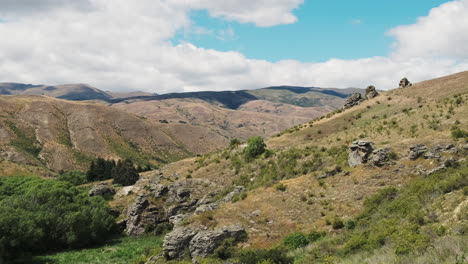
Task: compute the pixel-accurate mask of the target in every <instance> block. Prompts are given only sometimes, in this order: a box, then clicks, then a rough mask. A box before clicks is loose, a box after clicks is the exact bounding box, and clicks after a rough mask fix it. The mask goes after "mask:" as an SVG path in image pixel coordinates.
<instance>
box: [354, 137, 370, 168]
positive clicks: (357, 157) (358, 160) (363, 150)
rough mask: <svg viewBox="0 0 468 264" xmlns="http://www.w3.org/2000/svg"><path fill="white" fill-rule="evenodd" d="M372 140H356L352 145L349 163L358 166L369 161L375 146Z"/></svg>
mask: <svg viewBox="0 0 468 264" xmlns="http://www.w3.org/2000/svg"><path fill="white" fill-rule="evenodd" d="M372 145H373V143H372V142H370V141H363V140H358V141H354V142H353V143H352V144H351V145H350V146H349V148H350V150H351V152H350V153H349V156H348V164H349V166H350V167H356V166H358V165H361V164H363V163H367V161H368V160H369V157H370V155H371V154H372V152H373V150H374V148H373V147H372Z"/></svg>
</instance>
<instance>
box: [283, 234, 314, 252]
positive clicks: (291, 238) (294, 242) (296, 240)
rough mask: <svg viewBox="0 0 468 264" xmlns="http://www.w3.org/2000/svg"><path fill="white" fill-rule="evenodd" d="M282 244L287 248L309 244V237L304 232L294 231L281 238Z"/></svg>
mask: <svg viewBox="0 0 468 264" xmlns="http://www.w3.org/2000/svg"><path fill="white" fill-rule="evenodd" d="M283 244H284V246H286V247H287V248H289V249H296V248H302V247H305V246H307V245H308V244H309V239H307V236H306V235H305V234H304V233H300V232H295V233H291V234H289V235H287V236H286V237H285V238H284V239H283Z"/></svg>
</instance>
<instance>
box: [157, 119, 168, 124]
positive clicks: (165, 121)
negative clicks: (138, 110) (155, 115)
mask: <svg viewBox="0 0 468 264" xmlns="http://www.w3.org/2000/svg"><path fill="white" fill-rule="evenodd" d="M159 123H161V124H169V122H168V121H167V120H164V119H163V120H159Z"/></svg>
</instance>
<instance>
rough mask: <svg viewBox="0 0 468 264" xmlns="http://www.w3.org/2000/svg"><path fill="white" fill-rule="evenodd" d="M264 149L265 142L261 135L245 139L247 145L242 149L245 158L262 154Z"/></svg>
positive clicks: (248, 158)
mask: <svg viewBox="0 0 468 264" xmlns="http://www.w3.org/2000/svg"><path fill="white" fill-rule="evenodd" d="M265 151H266V144H265V142H264V141H263V138H262V137H259V136H258V137H251V138H249V140H248V141H247V147H246V148H245V149H244V156H245V158H246V160H252V159H255V158H257V157H258V156H260V155H262V154H263V153H264V152H265Z"/></svg>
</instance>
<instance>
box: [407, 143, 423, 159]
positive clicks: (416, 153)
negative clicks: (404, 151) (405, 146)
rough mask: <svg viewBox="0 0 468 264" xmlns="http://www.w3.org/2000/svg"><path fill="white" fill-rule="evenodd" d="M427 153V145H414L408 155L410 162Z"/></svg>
mask: <svg viewBox="0 0 468 264" xmlns="http://www.w3.org/2000/svg"><path fill="white" fill-rule="evenodd" d="M426 151H427V147H426V145H423V144H415V145H412V146H410V150H409V153H408V158H409V159H410V160H416V159H417V158H419V157H421V156H422V155H424V153H426Z"/></svg>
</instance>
